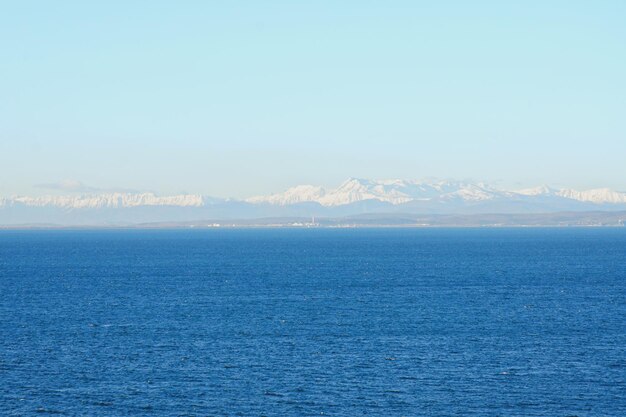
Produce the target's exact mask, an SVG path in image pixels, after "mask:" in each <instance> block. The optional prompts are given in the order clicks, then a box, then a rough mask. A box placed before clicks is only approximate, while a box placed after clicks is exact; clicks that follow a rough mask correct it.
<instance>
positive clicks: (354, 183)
mask: <svg viewBox="0 0 626 417" xmlns="http://www.w3.org/2000/svg"><path fill="white" fill-rule="evenodd" d="M624 210H626V193H623V192H619V191H613V190H610V189H608V188H599V189H592V190H585V191H578V190H573V189H556V188H551V187H548V186H540V187H535V188H529V189H523V190H514V191H511V190H503V189H500V188H497V187H495V186H492V185H490V184H487V183H483V182H472V181H455V180H438V179H427V180H399V179H392V180H370V179H358V178H350V179H348V180H346V181H344V182H343V183H342V184H340V185H339V186H338V187H337V188H332V189H326V188H324V187H320V186H314V185H298V186H295V187H292V188H289V189H288V190H286V191H284V192H281V193H276V194H271V195H266V196H256V197H251V198H248V199H244V200H235V199H222V198H214V197H208V196H202V195H198V194H179V195H171V196H158V195H156V194H154V193H149V192H146V193H132V192H110V193H107V192H100V193H91V194H80V195H79V194H75V195H48V196H39V197H27V196H16V197H9V198H0V225H15V224H39V223H54V224H60V225H102V224H104V225H131V224H138V223H146V222H186V221H201V220H207V219H212V220H220V219H259V218H269V217H300V218H306V217H309V218H310V217H312V216H316V217H343V216H354V215H367V214H394V215H398V214H403V213H404V214H412V215H415V214H419V215H421V214H424V215H476V214H497V213H500V214H524V213H525V214H531V213H535V214H537V213H556V212H590V211H613V212H616V211H624Z"/></svg>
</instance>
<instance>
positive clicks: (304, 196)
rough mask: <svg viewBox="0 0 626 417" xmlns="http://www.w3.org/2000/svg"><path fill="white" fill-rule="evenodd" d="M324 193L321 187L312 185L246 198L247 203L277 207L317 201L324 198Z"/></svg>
mask: <svg viewBox="0 0 626 417" xmlns="http://www.w3.org/2000/svg"><path fill="white" fill-rule="evenodd" d="M324 194H325V191H324V189H323V188H322V187H317V186H314V185H298V186H295V187H292V188H289V189H288V190H287V191H285V192H283V193H278V194H272V195H269V196H258V197H251V198H248V199H247V200H246V201H247V202H248V203H269V204H276V205H279V206H287V205H290V204H297V203H304V202H307V201H319V200H320V199H321V198H322V197H324Z"/></svg>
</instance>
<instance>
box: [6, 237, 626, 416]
mask: <svg viewBox="0 0 626 417" xmlns="http://www.w3.org/2000/svg"><path fill="white" fill-rule="evenodd" d="M46 414H58V415H69V416H83V415H93V416H137V415H139V416H141V415H146V416H149V415H152V416H362V415H368V416H580V417H582V416H616V417H621V416H626V228H613V229H611V228H551V229H550V228H546V229H523V228H520V229H497V228H493V229H306V230H302V229H221V230H220V229H217V230H48V231H41V230H39V231H32V230H31V231H28V230H26V231H10V230H5V231H0V415H2V416H28V415H46Z"/></svg>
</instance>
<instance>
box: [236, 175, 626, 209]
mask: <svg viewBox="0 0 626 417" xmlns="http://www.w3.org/2000/svg"><path fill="white" fill-rule="evenodd" d="M539 196H543V197H559V198H565V199H569V200H575V201H581V202H591V203H596V204H624V203H626V193H622V192H617V191H612V190H610V189H607V188H601V189H594V190H587V191H576V190H572V189H554V188H551V187H549V186H546V185H543V186H540V187H535V188H529V189H525V190H519V191H507V190H501V189H497V188H495V187H493V186H490V185H488V184H485V183H480V182H468V181H447V180H436V179H434V180H432V179H431V180H397V179H395V180H368V179H358V178H350V179H348V180H347V181H345V182H344V183H342V184H341V185H340V186H339V187H337V188H335V189H330V190H325V189H324V188H322V187H316V186H312V185H306V186H297V187H293V188H290V189H288V190H287V191H285V192H284V193H278V194H272V195H270V196H257V197H252V198H249V199H247V200H246V201H247V202H249V203H267V204H273V205H282V206H285V205H291V204H295V203H303V202H316V203H319V204H321V205H322V206H326V207H332V206H341V205H346V204H352V203H356V202H359V201H366V200H377V201H382V202H387V203H391V204H394V205H397V204H403V203H408V202H411V201H435V200H439V201H451V200H460V201H465V202H479V201H489V200H495V199H510V200H517V199H520V198H523V197H539Z"/></svg>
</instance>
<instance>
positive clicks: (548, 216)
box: [0, 211, 626, 230]
mask: <svg viewBox="0 0 626 417" xmlns="http://www.w3.org/2000/svg"><path fill="white" fill-rule="evenodd" d="M625 225H626V211H620V212H605V211H590V212H557V213H539V214H535V213H533V214H519V213H512V214H501V213H497V214H496V213H493V214H467V215H461V214H455V215H435V214H424V215H414V214H398V213H380V214H376V213H374V214H363V215H354V216H342V217H320V218H309V217H264V218H256V219H206V220H193V221H161V222H135V223H110V224H98V223H93V224H88V223H87V224H80V225H74V224H54V223H25V224H0V229H2V230H25V229H90V228H93V229H219V228H297V229H306V228H380V227H384V228H438V227H457V228H463V227H467V228H474V227H492V228H497V227H624V226H625Z"/></svg>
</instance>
